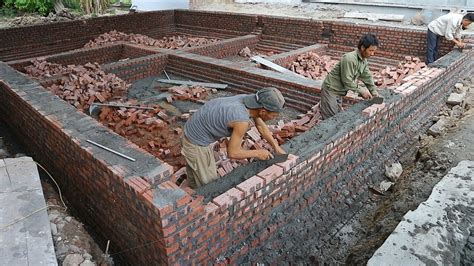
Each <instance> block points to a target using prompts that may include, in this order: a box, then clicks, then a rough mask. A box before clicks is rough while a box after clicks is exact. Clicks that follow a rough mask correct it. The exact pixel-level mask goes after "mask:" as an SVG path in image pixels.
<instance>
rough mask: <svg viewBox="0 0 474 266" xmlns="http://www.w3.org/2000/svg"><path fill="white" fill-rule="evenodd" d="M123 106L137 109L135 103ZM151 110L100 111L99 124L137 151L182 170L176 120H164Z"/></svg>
mask: <svg viewBox="0 0 474 266" xmlns="http://www.w3.org/2000/svg"><path fill="white" fill-rule="evenodd" d="M123 104H127V105H137V102H136V101H128V102H124V103H123ZM147 107H152V108H153V110H144V109H136V108H111V107H107V106H105V107H103V108H102V110H101V112H100V114H99V121H100V122H101V123H102V124H104V125H105V126H107V127H109V128H110V129H112V130H113V131H114V132H116V133H118V134H120V135H121V136H124V137H126V138H127V139H128V140H130V141H131V142H133V143H135V144H136V145H138V146H139V147H140V148H142V149H144V150H146V151H148V152H149V153H151V154H153V155H154V156H156V157H158V158H160V159H161V160H163V161H165V162H167V163H169V164H170V165H172V166H174V168H175V170H177V169H180V168H182V167H184V166H185V165H186V164H185V161H184V158H183V157H182V156H181V145H180V138H181V135H182V134H183V132H182V129H181V128H180V127H179V126H178V125H177V124H176V117H174V116H168V115H167V114H166V112H165V111H164V110H162V109H161V108H160V107H159V106H158V105H150V106H147Z"/></svg>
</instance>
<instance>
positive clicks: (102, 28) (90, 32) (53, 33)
mask: <svg viewBox="0 0 474 266" xmlns="http://www.w3.org/2000/svg"><path fill="white" fill-rule="evenodd" d="M111 30H118V31H123V32H125V33H140V34H145V35H148V36H150V37H153V38H157V37H162V36H165V35H168V34H169V33H170V32H173V31H174V12H173V11H172V10H170V11H155V12H146V13H145V12H144V13H136V14H127V15H119V16H109V17H100V18H93V19H86V20H76V21H69V22H58V23H52V24H47V25H37V26H27V27H18V28H9V29H1V30H0V36H2V41H1V42H0V61H5V62H6V61H11V60H18V59H23V58H30V57H36V56H41V55H46V54H54V53H60V52H64V51H68V50H72V49H78V48H81V47H82V46H83V45H84V44H86V43H87V42H88V41H89V40H92V39H94V38H95V37H97V36H98V35H100V34H102V33H105V32H109V31H111Z"/></svg>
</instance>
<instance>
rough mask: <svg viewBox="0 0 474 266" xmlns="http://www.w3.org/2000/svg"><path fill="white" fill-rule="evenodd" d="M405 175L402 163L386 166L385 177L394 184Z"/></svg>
mask: <svg viewBox="0 0 474 266" xmlns="http://www.w3.org/2000/svg"><path fill="white" fill-rule="evenodd" d="M402 173H403V167H402V165H401V164H400V163H398V162H397V163H392V164H391V165H390V166H387V165H386V166H385V176H386V177H387V178H388V179H389V180H390V181H392V182H394V181H396V180H397V179H398V178H399V177H400V176H401V175H402Z"/></svg>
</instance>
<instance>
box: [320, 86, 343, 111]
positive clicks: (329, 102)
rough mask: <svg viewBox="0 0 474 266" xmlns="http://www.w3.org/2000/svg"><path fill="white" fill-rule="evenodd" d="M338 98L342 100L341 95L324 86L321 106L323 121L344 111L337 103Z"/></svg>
mask: <svg viewBox="0 0 474 266" xmlns="http://www.w3.org/2000/svg"><path fill="white" fill-rule="evenodd" d="M338 98H340V96H339V95H337V94H335V93H334V92H332V91H330V90H328V89H327V88H325V87H324V86H323V88H321V103H320V105H319V106H320V112H321V117H322V118H323V119H328V118H330V117H331V116H334V115H335V114H337V113H339V112H340V111H341V110H342V108H341V106H340V104H338V102H337V100H338Z"/></svg>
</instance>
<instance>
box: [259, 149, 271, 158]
mask: <svg viewBox="0 0 474 266" xmlns="http://www.w3.org/2000/svg"><path fill="white" fill-rule="evenodd" d="M255 152H256V155H255V158H257V159H259V160H269V159H272V158H273V155H272V154H271V153H270V152H269V151H267V150H264V149H260V150H256V151H255Z"/></svg>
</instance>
